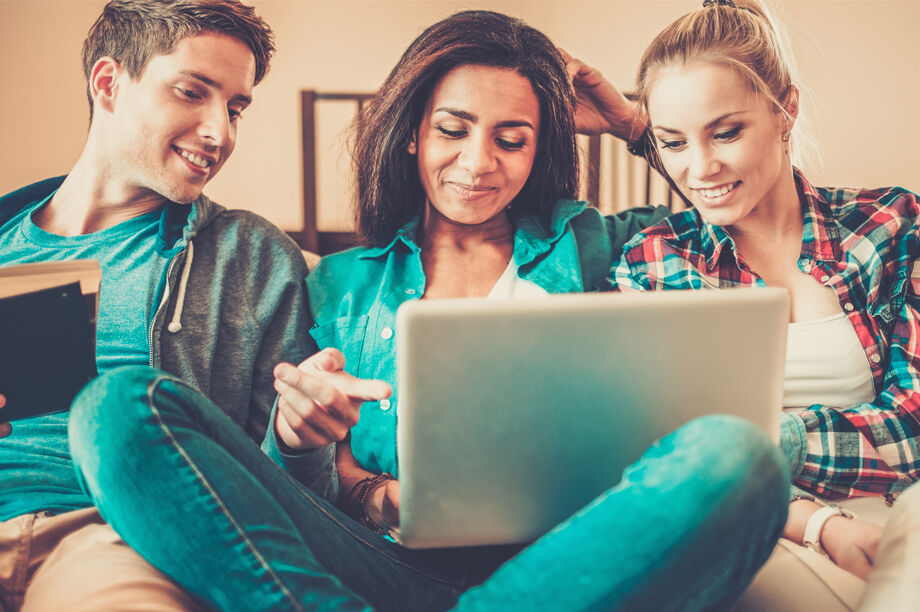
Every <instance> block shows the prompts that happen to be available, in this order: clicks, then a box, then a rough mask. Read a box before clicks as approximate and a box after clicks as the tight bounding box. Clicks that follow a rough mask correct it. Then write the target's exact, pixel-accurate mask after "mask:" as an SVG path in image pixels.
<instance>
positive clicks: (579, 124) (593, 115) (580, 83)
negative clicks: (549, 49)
mask: <svg viewBox="0 0 920 612" xmlns="http://www.w3.org/2000/svg"><path fill="white" fill-rule="evenodd" d="M559 52H560V53H561V54H562V56H563V58H565V61H566V65H565V67H566V72H568V75H569V80H570V81H571V83H572V87H573V88H574V90H575V96H576V98H577V106H576V108H575V130H576V131H577V132H578V133H580V134H589V135H594V134H613V135H614V136H616V137H617V138H619V139H620V140H624V141H626V142H628V143H630V142H633V141H635V140H636V139H637V138H639V137H640V136H642V134H643V133H644V132H645V125H646V120H645V116H644V114H643V113H641V112H639V110H638V109H637V107H636V105H635V103H633V102H630V101H629V100H627V99H626V98H625V97H624V96H623V94H621V93H620V92H619V91H618V90H617V89H616V88H615V87H614V86H613V85H612V84H611V83H610V81H608V80H607V79H605V78H604V75H602V74H601V73H600V71H599V70H597V69H596V68H592V67H591V66H588V65H587V64H585V63H584V62H582V61H581V60H579V59H576V58H574V57H572V56H571V55H569V54H568V53H566V52H565V51H564V50H562V49H559Z"/></svg>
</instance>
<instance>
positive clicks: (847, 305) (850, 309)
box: [843, 302, 853, 312]
mask: <svg viewBox="0 0 920 612" xmlns="http://www.w3.org/2000/svg"><path fill="white" fill-rule="evenodd" d="M843 309H844V310H846V311H847V312H851V311H852V310H853V304H851V303H850V302H847V303H846V304H844V305H843Z"/></svg>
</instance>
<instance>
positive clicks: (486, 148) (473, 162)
mask: <svg viewBox="0 0 920 612" xmlns="http://www.w3.org/2000/svg"><path fill="white" fill-rule="evenodd" d="M494 147H495V144H494V143H493V142H492V140H491V138H489V137H487V136H486V135H485V134H471V135H470V137H469V138H466V139H465V140H464V141H463V146H462V148H461V150H460V156H459V158H458V162H459V164H460V167H461V168H463V169H464V170H466V171H467V172H469V173H470V174H471V175H472V176H481V175H483V174H488V173H489V172H492V171H493V170H495V168H496V165H497V164H498V158H497V157H496V155H495V150H494Z"/></svg>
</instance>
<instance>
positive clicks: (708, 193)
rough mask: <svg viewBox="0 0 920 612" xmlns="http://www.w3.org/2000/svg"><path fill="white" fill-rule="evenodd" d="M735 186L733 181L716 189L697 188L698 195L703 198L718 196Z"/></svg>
mask: <svg viewBox="0 0 920 612" xmlns="http://www.w3.org/2000/svg"><path fill="white" fill-rule="evenodd" d="M734 188H735V184H734V183H730V184H728V185H723V186H722V187H719V188H718V189H697V191H699V192H700V195H701V196H703V197H704V198H718V197H719V196H724V195H725V194H726V193H728V192H729V191H731V190H732V189H734Z"/></svg>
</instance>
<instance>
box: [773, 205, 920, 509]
mask: <svg viewBox="0 0 920 612" xmlns="http://www.w3.org/2000/svg"><path fill="white" fill-rule="evenodd" d="M870 193H872V195H873V197H874V198H876V199H881V200H883V201H886V200H889V202H888V204H887V205H886V206H882V207H879V208H878V209H876V210H875V211H873V213H872V214H870V215H868V216H867V218H866V219H865V220H864V221H863V222H862V223H860V224H859V227H860V229H859V231H858V234H857V233H856V232H854V235H858V236H859V239H860V240H869V239H870V237H872V242H874V243H875V245H874V246H875V253H876V254H877V256H880V257H881V258H882V259H884V260H887V261H886V262H885V269H884V275H883V277H882V282H881V284H880V286H879V288H878V291H879V292H882V293H886V292H887V293H888V295H890V296H891V299H890V301H888V302H887V306H888V307H890V310H887V309H886V308H885V307H882V308H879V309H878V311H879V314H878V316H879V318H885V316H886V314H887V316H888V317H890V318H891V324H890V325H889V326H887V329H888V330H890V331H887V333H883V334H882V336H881V337H879V338H875V339H873V340H874V341H875V342H874V344H875V346H876V347H878V349H879V350H878V353H875V354H873V355H872V359H871V360H870V361H874V359H875V355H878V360H879V362H880V363H879V365H880V366H884V365H885V360H884V358H883V357H884V355H883V353H884V352H885V351H884V350H883V347H884V346H885V345H886V344H887V356H888V359H887V366H885V367H883V368H879V371H878V372H877V373H876V380H877V381H878V378H879V376H881V377H882V381H881V384H878V383H877V384H876V388H877V389H880V391H879V393H878V394H877V396H876V398H875V400H874V401H873V402H871V403H868V402H867V403H864V404H858V405H856V406H852V407H850V408H847V409H835V408H830V407H826V406H820V405H815V406H811V407H810V408H809V409H808V410H805V411H803V412H801V413H800V414H798V415H794V416H793V415H787V417H786V418H785V422H784V423H783V435H782V442H783V450H784V451H785V452H786V456H787V457H789V458H790V461H791V465H792V477H793V479H795V480H796V482H797V483H798V484H800V485H801V486H803V487H807V488H809V489H811V490H812V491H815V492H817V493H819V494H822V495H825V496H828V497H841V496H846V497H852V496H858V495H877V494H884V493H890V492H897V491H899V490H901V489H903V488H905V487H906V486H907V485H909V484H911V483H912V482H914V481H916V480H918V479H920V446H918V440H920V261H917V260H916V257H917V256H918V250H920V240H918V228H917V218H918V196H917V195H916V194H913V193H910V192H906V191H904V190H886V191H885V192H884V193H883V194H879V193H877V192H870ZM890 225H896V226H897V227H899V231H897V232H896V233H894V235H892V233H893V232H888V231H882V230H883V229H884V228H887V227H888V226H890ZM880 237H884V238H885V239H884V240H882V239H880ZM842 240H843V241H844V242H847V243H851V244H852V243H853V242H854V238H853V237H852V236H851V237H842ZM857 241H858V240H857ZM858 280H860V282H861V283H862V287H861V288H862V289H863V290H865V291H866V292H867V293H869V292H871V289H870V288H869V287H868V285H869V281H868V276H867V275H860V276H859V279H858ZM883 303H884V302H883ZM881 327H882V329H884V328H885V327H886V326H881ZM873 370H875V368H873Z"/></svg>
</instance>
